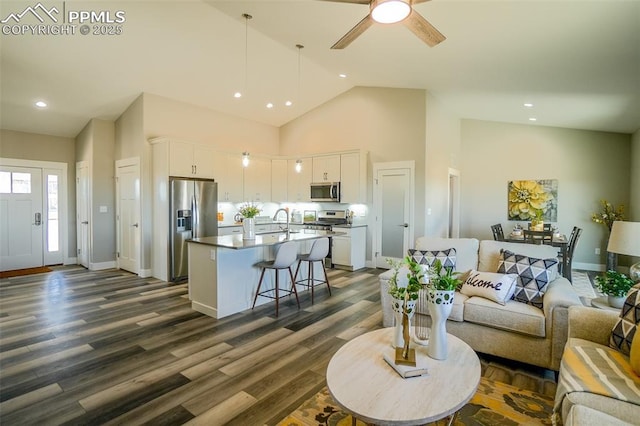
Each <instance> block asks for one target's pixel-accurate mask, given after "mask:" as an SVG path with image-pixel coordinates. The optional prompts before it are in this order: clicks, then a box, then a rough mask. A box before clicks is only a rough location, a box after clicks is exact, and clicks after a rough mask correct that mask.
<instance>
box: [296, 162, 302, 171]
mask: <svg viewBox="0 0 640 426" xmlns="http://www.w3.org/2000/svg"><path fill="white" fill-rule="evenodd" d="M300 172H302V160H300V159H298V160H296V173H300Z"/></svg>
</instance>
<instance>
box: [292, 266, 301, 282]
mask: <svg viewBox="0 0 640 426" xmlns="http://www.w3.org/2000/svg"><path fill="white" fill-rule="evenodd" d="M301 263H302V260H298V266H296V273H295V274H293V279H294V281H293V282H294V283H295V282H296V281H295V280H296V279H297V278H298V271H299V270H300V264H301ZM294 285H295V284H294Z"/></svg>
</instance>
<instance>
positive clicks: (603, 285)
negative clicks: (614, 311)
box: [596, 269, 634, 308]
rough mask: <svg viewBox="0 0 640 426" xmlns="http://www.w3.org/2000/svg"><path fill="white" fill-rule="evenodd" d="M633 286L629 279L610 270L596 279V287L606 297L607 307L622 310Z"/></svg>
mask: <svg viewBox="0 0 640 426" xmlns="http://www.w3.org/2000/svg"><path fill="white" fill-rule="evenodd" d="M633 284H634V283H633V280H632V279H631V278H629V277H627V276H626V275H625V274H621V273H620V272H617V271H614V270H612V269H610V270H608V271H607V272H605V273H604V275H598V276H597V277H596V287H597V288H598V290H600V292H601V293H603V294H606V295H607V299H608V301H609V305H611V306H613V307H614V308H622V305H623V304H624V299H625V297H626V295H627V293H628V292H629V289H630V288H631V287H633Z"/></svg>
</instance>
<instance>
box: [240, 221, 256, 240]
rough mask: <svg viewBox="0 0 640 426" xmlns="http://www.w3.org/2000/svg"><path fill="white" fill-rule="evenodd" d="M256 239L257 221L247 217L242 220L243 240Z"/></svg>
mask: <svg viewBox="0 0 640 426" xmlns="http://www.w3.org/2000/svg"><path fill="white" fill-rule="evenodd" d="M255 238H256V220H255V219H254V218H252V217H245V218H244V219H243V220H242V239H243V240H255Z"/></svg>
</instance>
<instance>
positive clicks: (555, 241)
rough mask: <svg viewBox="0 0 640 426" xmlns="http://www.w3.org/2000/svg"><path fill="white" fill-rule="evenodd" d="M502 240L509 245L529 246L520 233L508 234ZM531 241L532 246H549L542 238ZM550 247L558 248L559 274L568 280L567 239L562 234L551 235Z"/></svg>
mask: <svg viewBox="0 0 640 426" xmlns="http://www.w3.org/2000/svg"><path fill="white" fill-rule="evenodd" d="M504 240H505V241H508V242H510V243H529V244H531V243H530V242H529V241H525V239H524V233H521V234H518V235H514V234H513V233H510V234H508V235H505V238H504ZM533 241H534V242H533V244H549V242H548V240H543V239H542V237H534V239H533ZM550 245H552V246H553V247H558V249H559V252H560V255H561V257H562V259H561V261H560V263H559V266H560V273H561V274H562V276H563V277H565V278H566V279H569V277H570V274H569V272H570V271H568V263H569V258H568V253H567V251H568V247H569V239H568V238H567V236H566V235H564V234H553V236H552V237H551V243H550Z"/></svg>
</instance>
